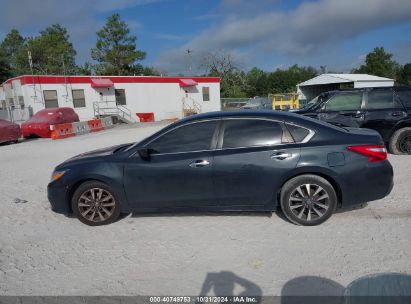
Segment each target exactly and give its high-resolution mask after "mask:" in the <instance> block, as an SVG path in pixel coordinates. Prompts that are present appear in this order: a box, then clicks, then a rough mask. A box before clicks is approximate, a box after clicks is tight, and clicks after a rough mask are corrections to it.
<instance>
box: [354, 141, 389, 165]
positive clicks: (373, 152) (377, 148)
mask: <svg viewBox="0 0 411 304" xmlns="http://www.w3.org/2000/svg"><path fill="white" fill-rule="evenodd" d="M347 150H348V151H351V152H355V153H358V154H361V155H364V156H367V157H368V161H369V162H370V163H375V162H380V161H383V160H385V159H387V150H386V149H385V146H383V145H361V146H349V147H347Z"/></svg>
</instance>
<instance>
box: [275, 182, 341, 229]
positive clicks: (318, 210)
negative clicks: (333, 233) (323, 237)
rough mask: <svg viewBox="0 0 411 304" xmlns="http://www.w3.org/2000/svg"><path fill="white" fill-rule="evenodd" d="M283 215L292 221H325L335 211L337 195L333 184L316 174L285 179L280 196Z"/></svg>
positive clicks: (301, 223)
mask: <svg viewBox="0 0 411 304" xmlns="http://www.w3.org/2000/svg"><path fill="white" fill-rule="evenodd" d="M280 203H281V208H282V211H283V213H284V215H285V216H286V217H287V218H288V219H289V220H290V221H291V222H293V223H295V224H297V225H304V226H314V225H318V224H321V223H323V222H325V221H326V220H327V219H328V218H330V216H331V215H332V214H333V212H334V211H335V208H336V206H337V195H336V193H335V190H334V188H333V186H332V185H331V184H330V183H329V182H328V181H327V180H326V179H324V178H322V177H320V176H318V175H312V174H307V175H300V176H296V177H294V178H292V179H290V180H289V181H287V182H286V183H285V184H284V186H283V188H282V190H281V196H280Z"/></svg>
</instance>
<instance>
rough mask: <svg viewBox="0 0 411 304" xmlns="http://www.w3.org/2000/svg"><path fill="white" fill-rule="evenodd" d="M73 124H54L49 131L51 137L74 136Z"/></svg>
mask: <svg viewBox="0 0 411 304" xmlns="http://www.w3.org/2000/svg"><path fill="white" fill-rule="evenodd" d="M75 135H76V134H75V133H74V129H73V125H72V124H71V123H65V124H59V125H54V130H52V131H51V138H52V139H60V138H67V137H72V136H75Z"/></svg>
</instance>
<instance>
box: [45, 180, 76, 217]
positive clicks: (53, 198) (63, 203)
mask: <svg viewBox="0 0 411 304" xmlns="http://www.w3.org/2000/svg"><path fill="white" fill-rule="evenodd" d="M67 190H68V189H67V187H65V186H63V185H61V184H59V183H58V182H51V183H49V184H48V186H47V197H48V200H49V202H50V205H51V210H53V211H54V212H56V213H61V214H70V213H71V208H70V204H69V203H68V201H67Z"/></svg>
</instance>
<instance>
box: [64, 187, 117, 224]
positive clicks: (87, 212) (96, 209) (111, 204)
mask: <svg viewBox="0 0 411 304" xmlns="http://www.w3.org/2000/svg"><path fill="white" fill-rule="evenodd" d="M71 207H72V210H73V213H74V215H75V216H76V217H77V218H78V219H79V220H80V221H81V222H83V223H84V224H86V225H90V226H99V225H106V224H109V223H112V222H114V221H115V220H116V219H117V218H118V217H119V215H120V206H119V203H118V201H117V199H116V197H115V195H114V192H113V190H112V189H111V188H110V187H109V186H108V185H106V184H104V183H101V182H97V181H89V182H85V183H84V184H82V185H80V186H79V187H78V188H77V189H76V191H75V192H74V194H73V197H72V200H71Z"/></svg>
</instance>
